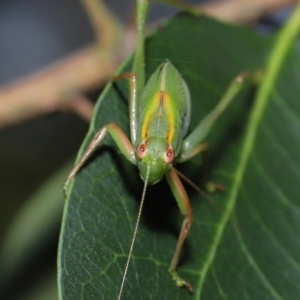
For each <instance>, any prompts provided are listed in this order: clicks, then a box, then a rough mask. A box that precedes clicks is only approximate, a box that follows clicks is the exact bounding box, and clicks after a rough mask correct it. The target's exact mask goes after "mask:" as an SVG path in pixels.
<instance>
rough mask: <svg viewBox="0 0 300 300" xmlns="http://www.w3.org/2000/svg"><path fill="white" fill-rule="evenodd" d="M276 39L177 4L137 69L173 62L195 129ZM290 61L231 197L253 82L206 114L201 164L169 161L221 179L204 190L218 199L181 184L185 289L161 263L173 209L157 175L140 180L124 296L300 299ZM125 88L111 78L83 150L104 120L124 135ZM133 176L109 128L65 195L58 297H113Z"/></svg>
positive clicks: (296, 117)
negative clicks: (211, 123) (216, 113)
mask: <svg viewBox="0 0 300 300" xmlns="http://www.w3.org/2000/svg"><path fill="white" fill-rule="evenodd" d="M273 43H274V39H273V38H267V37H265V36H259V35H257V34H254V33H252V32H251V31H249V30H247V29H245V28H241V27H235V26H230V25H225V24H220V23H218V22H216V21H213V20H211V19H208V18H204V17H201V18H193V17H191V16H188V15H186V14H181V15H179V16H177V17H175V18H173V19H172V20H171V21H170V22H169V23H168V24H167V25H166V26H164V27H162V28H160V29H159V30H158V31H157V32H156V33H155V34H153V35H152V36H151V37H150V38H149V39H148V41H147V48H146V49H147V50H146V51H147V52H146V57H147V60H146V73H147V76H148V77H149V75H150V74H151V73H152V72H153V71H154V70H155V69H156V67H157V66H158V65H159V64H160V63H161V62H162V61H163V60H165V59H166V58H167V59H169V60H170V61H171V62H172V63H173V64H174V65H175V66H176V68H178V70H179V71H180V72H181V74H182V76H183V78H184V79H185V80H186V81H187V84H188V86H189V88H190V91H191V95H192V101H193V104H192V105H193V107H192V121H191V126H190V128H191V130H192V129H193V128H194V127H195V126H196V124H197V123H198V122H199V120H201V119H202V118H203V117H204V116H205V115H206V114H207V113H208V112H209V111H211V110H212V108H213V107H214V106H215V105H216V103H218V101H219V99H220V97H221V96H222V94H223V93H224V91H225V89H226V87H227V86H228V84H229V83H230V81H231V80H232V79H233V78H234V77H235V76H236V75H237V74H239V73H240V72H242V71H245V70H247V71H257V70H259V69H262V68H263V67H264V66H265V63H266V60H267V57H268V55H269V53H270V51H271V49H272V46H273ZM125 69H126V70H130V62H128V63H126V65H125ZM299 70H300V61H299V58H298V56H297V55H296V54H295V53H294V52H292V53H290V54H289V55H288V58H287V60H286V62H285V66H284V68H283V69H282V70H281V74H280V76H279V78H278V80H277V81H276V85H275V86H273V88H272V91H271V98H270V99H269V101H268V104H267V107H266V110H265V112H264V114H263V117H262V120H261V122H260V123H259V126H258V128H257V130H256V132H255V134H256V135H255V140H254V144H253V145H252V146H251V148H250V149H249V150H250V152H249V153H250V156H249V161H248V163H247V165H246V169H245V174H244V176H243V180H242V182H241V183H240V184H239V185H238V187H237V194H236V195H235V201H234V202H232V201H231V200H230V195H232V191H233V186H234V183H235V181H234V179H235V176H236V174H237V170H238V168H239V164H240V157H241V155H242V152H241V151H242V145H243V139H244V136H245V132H246V131H247V130H248V129H249V128H248V126H249V125H248V124H249V123H248V119H249V113H250V112H251V111H252V107H253V99H254V92H255V91H254V88H253V87H251V86H248V87H246V88H245V89H244V90H243V92H242V93H241V95H240V96H239V97H238V99H236V100H235V101H234V102H233V103H232V104H231V105H230V107H229V109H228V110H227V111H226V112H225V113H224V114H223V115H222V117H221V119H220V120H219V121H218V122H217V124H216V125H215V127H214V129H213V132H212V134H211V135H210V136H209V138H208V142H209V145H210V146H209V150H208V153H207V156H208V157H209V159H208V162H207V163H206V164H205V165H206V167H205V170H204V171H203V170H201V165H202V160H201V157H200V156H199V157H196V158H194V159H193V160H191V161H189V162H187V163H185V164H183V165H182V166H178V168H179V169H180V170H181V171H182V172H183V173H184V174H186V175H187V176H188V177H189V178H190V179H192V180H193V181H194V182H195V183H196V184H200V176H201V174H202V173H203V172H204V173H205V177H206V180H209V181H215V182H220V183H222V184H224V185H225V187H226V190H225V192H223V193H221V192H219V193H216V194H214V195H212V196H211V197H213V198H214V203H215V204H216V205H215V206H216V207H217V208H216V207H214V206H212V205H211V204H210V203H208V202H207V201H206V200H205V199H203V198H202V197H201V196H200V195H199V194H197V192H195V191H194V190H193V189H191V188H190V187H188V186H187V191H188V194H189V196H190V200H191V204H192V207H193V220H194V221H193V225H192V229H191V232H190V234H189V236H188V238H187V241H186V243H185V246H184V249H183V252H182V255H181V259H180V263H179V268H178V271H179V274H180V275H181V276H182V277H183V278H184V279H186V280H187V281H189V282H190V283H191V284H192V285H193V286H194V292H193V293H192V294H190V293H189V292H188V291H187V290H185V289H180V288H177V287H176V286H175V285H174V283H173V282H172V280H171V278H170V276H169V274H168V272H167V270H168V266H169V263H170V260H171V258H172V254H173V251H174V248H175V245H176V241H177V236H178V234H179V231H180V226H181V222H182V216H181V215H180V212H179V210H178V208H177V205H176V202H175V201H174V197H173V196H172V194H171V192H170V190H169V188H168V186H167V183H166V181H165V180H163V181H162V182H160V183H158V184H156V185H155V186H153V187H149V189H148V191H147V196H146V203H145V207H144V210H143V213H142V219H141V225H140V228H139V231H138V236H137V240H136V244H135V247H134V252H133V257H132V261H131V263H130V266H129V270H128V275H127V278H126V281H125V286H124V291H123V297H122V299H143V300H144V299H180V300H184V299H200V298H201V299H209V300H211V299H214V300H215V299H230V300H232V299H238V300H240V299H264V300H266V299H299V298H300V286H299V283H298V281H299V276H300V256H299V253H300V242H299V238H298V237H299V235H300V222H299V220H300V209H299V204H300V197H299V192H298V186H297V184H299V183H298V182H299V180H300V172H299V170H298V167H297V166H298V165H299V164H300V156H299V150H298V149H299V147H300V136H299V132H300V102H299V101H298V99H297V97H299V95H300V87H299V84H298V83H299V79H300V73H299ZM127 98H128V87H127V83H126V82H120V83H118V84H116V85H114V86H112V85H111V84H109V85H108V87H107V88H106V89H105V91H104V93H103V94H102V95H101V97H100V98H99V101H98V103H97V106H96V109H95V114H94V118H93V120H92V122H91V128H90V131H89V133H88V135H87V137H86V139H85V141H84V143H83V146H82V149H81V151H80V154H81V153H82V152H83V149H85V148H86V146H87V144H88V143H89V141H90V140H91V138H92V137H93V135H94V134H95V132H96V131H97V129H99V128H101V126H103V125H104V124H106V123H108V122H111V121H115V122H117V123H118V124H119V125H120V126H121V128H123V129H124V130H125V132H126V133H127V134H129V122H128V108H127ZM243 149H244V148H243ZM80 154H79V156H80ZM142 186H143V182H142V181H141V179H140V178H139V175H138V171H137V169H136V167H135V166H133V165H131V164H130V163H129V162H128V161H127V160H126V159H125V158H124V157H123V156H122V155H121V153H120V151H119V150H118V149H117V147H116V146H115V144H114V143H113V141H112V139H111V138H110V137H107V138H106V139H105V141H104V142H103V144H102V145H101V146H99V150H98V151H96V153H95V154H94V155H93V156H92V158H91V159H90V160H89V162H88V163H87V164H86V165H85V166H84V167H83V169H82V170H81V171H80V172H79V174H78V175H77V176H76V178H75V180H74V183H73V184H72V186H71V190H70V195H69V197H68V199H67V203H66V207H65V212H64V217H63V224H62V231H61V238H60V248H59V289H60V297H61V299H88V300H92V299H97V300H99V299H105V300H107V299H117V294H118V291H119V288H120V284H121V280H122V275H123V272H124V267H125V263H126V258H127V254H128V250H129V245H130V242H131V238H132V233H133V227H134V224H135V220H136V215H137V209H138V205H139V200H140V196H141V191H142ZM235 188H236V186H235ZM232 204H234V207H233V213H232V214H231V217H230V218H229V221H228V222H227V221H226V220H227V219H226V218H225V217H224V216H226V215H229V213H230V212H231V209H232V207H230V205H232Z"/></svg>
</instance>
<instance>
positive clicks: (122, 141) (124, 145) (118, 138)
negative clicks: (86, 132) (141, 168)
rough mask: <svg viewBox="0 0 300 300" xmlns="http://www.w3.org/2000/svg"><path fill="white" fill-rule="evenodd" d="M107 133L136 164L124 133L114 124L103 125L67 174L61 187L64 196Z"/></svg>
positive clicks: (131, 147) (130, 145)
mask: <svg viewBox="0 0 300 300" xmlns="http://www.w3.org/2000/svg"><path fill="white" fill-rule="evenodd" d="M107 132H108V133H109V134H110V135H111V137H112V138H113V140H114V141H115V142H116V144H117V146H118V148H119V149H120V150H121V152H122V153H123V154H124V156H125V157H126V158H127V159H128V160H129V161H130V162H131V163H133V164H136V158H135V153H134V149H133V146H132V144H131V142H130V141H129V139H128V138H127V136H126V134H125V133H124V131H123V130H122V129H121V128H120V127H119V126H118V125H117V124H116V123H114V122H111V123H108V124H106V125H104V126H103V127H102V128H101V129H100V130H99V131H98V132H97V133H96V134H95V136H94V138H93V139H92V141H91V143H90V144H89V146H88V147H87V149H86V150H85V152H84V153H83V155H82V156H81V158H80V159H79V161H78V162H77V163H76V164H75V166H74V167H73V169H72V170H71V172H70V173H69V175H68V177H67V179H66V181H65V184H64V186H63V192H64V195H65V196H67V192H68V186H69V183H70V182H71V180H72V179H73V178H74V177H75V175H76V174H77V173H78V171H79V170H80V168H81V167H82V165H83V164H84V163H85V162H86V161H87V159H88V158H89V157H90V156H91V154H92V153H93V151H94V150H95V149H96V147H97V146H98V145H99V144H100V142H101V141H102V140H103V138H104V137H105V135H106V133H107Z"/></svg>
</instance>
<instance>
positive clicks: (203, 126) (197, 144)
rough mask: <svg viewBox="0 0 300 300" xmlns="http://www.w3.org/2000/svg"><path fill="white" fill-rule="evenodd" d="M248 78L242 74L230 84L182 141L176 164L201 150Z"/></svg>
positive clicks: (246, 74)
mask: <svg viewBox="0 0 300 300" xmlns="http://www.w3.org/2000/svg"><path fill="white" fill-rule="evenodd" d="M248 77H250V73H242V74H240V75H238V76H237V77H236V78H235V79H234V80H233V81H232V82H231V84H230V85H229V87H228V88H227V90H226V92H225V94H224V96H223V97H222V98H221V100H220V102H219V103H218V104H217V106H216V107H215V108H214V109H213V111H212V112H210V113H209V114H208V115H207V116H206V117H205V118H204V119H203V120H202V121H201V122H200V123H199V124H198V126H197V127H196V128H195V129H194V131H193V132H192V133H191V134H190V135H188V136H187V137H186V138H185V139H184V141H183V143H182V148H181V153H180V155H179V157H178V159H177V162H184V161H186V160H189V159H190V158H192V157H193V156H195V155H196V154H197V153H199V152H200V151H201V150H202V148H201V143H202V142H203V140H204V139H205V137H206V136H207V135H208V133H209V132H210V130H211V128H212V127H213V125H214V124H215V122H216V120H217V119H218V118H219V117H220V115H221V114H222V113H223V111H224V110H225V109H226V108H227V106H228V105H229V104H230V103H231V101H232V100H233V99H234V97H235V96H236V95H237V94H238V92H239V91H241V89H242V87H243V84H244V82H245V79H246V78H248Z"/></svg>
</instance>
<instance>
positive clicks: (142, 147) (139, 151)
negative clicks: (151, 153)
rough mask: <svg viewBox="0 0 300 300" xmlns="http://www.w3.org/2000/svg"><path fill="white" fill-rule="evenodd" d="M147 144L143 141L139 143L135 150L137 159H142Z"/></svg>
mask: <svg viewBox="0 0 300 300" xmlns="http://www.w3.org/2000/svg"><path fill="white" fill-rule="evenodd" d="M146 150H147V146H146V144H145V143H142V144H140V145H139V147H138V148H137V150H136V155H137V157H138V158H139V159H142V158H143V157H144V155H145V154H146Z"/></svg>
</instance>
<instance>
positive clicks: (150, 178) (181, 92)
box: [64, 0, 245, 299]
mask: <svg viewBox="0 0 300 300" xmlns="http://www.w3.org/2000/svg"><path fill="white" fill-rule="evenodd" d="M147 9H148V0H137V13H136V19H137V48H136V52H135V55H134V63H133V68H132V72H130V73H123V74H121V75H119V76H116V77H114V79H113V80H119V79H128V80H129V83H130V101H129V118H130V140H129V139H128V137H127V136H126V134H125V133H124V132H123V130H122V129H121V128H120V127H119V126H118V125H117V124H116V123H114V122H111V123H109V124H107V125H105V126H103V127H102V128H101V129H100V130H99V131H98V132H97V133H96V135H95V136H94V138H93V140H92V141H91V143H90V145H89V146H88V148H87V150H86V151H85V152H84V154H83V155H82V157H81V158H80V160H79V161H78V162H77V163H76V165H75V166H74V168H73V169H72V170H71V172H70V174H69V176H68V178H67V180H66V183H65V186H64V191H65V193H66V192H67V187H68V184H69V182H70V181H71V180H72V179H73V178H74V176H75V175H76V174H77V172H78V171H79V169H80V168H81V167H82V166H83V164H84V163H85V162H86V160H87V159H88V158H89V157H90V155H91V153H92V152H93V151H94V150H95V148H96V147H97V146H98V145H99V144H100V142H101V141H102V140H103V138H104V137H105V136H106V134H107V133H109V134H110V135H111V137H112V138H113V140H114V141H115V142H116V144H117V146H118V147H119V149H120V151H121V152H122V154H123V155H124V156H125V157H126V158H127V159H128V160H129V161H130V162H131V163H133V164H135V165H137V167H138V169H139V172H140V176H141V178H142V179H143V181H144V189H143V194H142V200H141V204H140V208H139V213H138V218H137V222H136V226H135V229H134V234H133V239H132V242H131V246H130V250H129V255H128V260H127V263H126V267H125V271H124V275H123V279H122V284H121V288H120V292H119V296H118V299H120V298H121V294H122V290H123V286H124V282H125V278H126V273H127V270H128V266H129V261H130V257H131V254H132V250H133V244H134V241H135V237H136V233H137V228H138V224H139V220H140V215H141V210H142V206H143V203H144V199H145V194H146V188H147V186H148V185H152V184H155V183H156V182H158V181H160V180H161V179H162V177H163V176H164V175H165V176H166V179H167V182H168V184H169V186H170V188H171V190H172V192H173V194H174V197H175V199H176V201H177V203H178V206H179V208H180V211H181V213H182V214H183V216H184V220H183V223H182V227H181V231H180V235H179V238H178V242H177V245H176V248H175V251H174V254H173V258H172V260H171V265H170V267H169V273H170V275H171V277H172V279H173V280H174V281H175V283H176V285H177V286H185V287H186V288H187V289H188V290H190V291H191V290H192V285H191V284H189V283H188V282H187V281H185V280H184V279H182V278H181V277H180V276H179V275H178V273H177V271H176V268H177V262H178V258H179V255H180V252H181V249H182V246H183V243H184V241H185V239H186V237H187V235H188V232H189V230H190V227H191V223H192V209H191V206H190V203H189V198H188V196H187V193H186V191H185V189H184V187H183V185H182V183H181V181H180V178H179V175H178V172H177V171H176V170H175V168H174V167H173V165H175V164H176V163H182V162H185V161H187V160H189V159H190V158H192V157H194V156H195V155H197V154H198V153H200V152H201V151H203V150H205V148H206V143H204V142H203V141H204V139H205V137H206V136H207V134H208V133H209V132H210V130H211V128H212V126H213V125H214V123H215V122H216V120H217V119H218V117H219V116H220V115H221V114H222V112H223V111H224V110H225V108H226V107H227V106H228V105H229V104H230V102H231V101H232V100H233V98H234V97H235V96H236V94H237V93H238V92H239V90H240V89H241V87H242V83H243V81H244V79H245V74H243V75H239V76H237V77H236V78H235V79H234V80H233V82H232V83H231V84H230V86H229V87H228V89H227V91H226V92H225V95H224V96H223V97H222V99H221V100H220V102H219V104H218V105H217V106H216V107H215V108H214V109H213V111H212V112H211V113H210V114H208V115H207V116H206V117H205V118H204V119H203V120H202V121H201V122H200V123H199V124H198V126H196V128H195V129H194V131H192V132H191V133H190V134H189V135H188V136H187V137H185V135H186V133H187V130H188V126H189V122H190V112H191V100H190V94H189V90H188V87H187V85H186V83H185V81H184V79H183V78H182V77H181V75H180V73H179V72H178V71H177V70H176V68H175V67H174V66H173V65H172V63H171V62H169V61H166V62H164V63H162V64H161V65H160V66H159V67H158V69H157V70H156V71H155V72H154V74H153V75H152V76H151V77H150V79H149V80H148V82H147V84H146V85H145V75H144V27H145V19H146V14H147Z"/></svg>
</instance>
